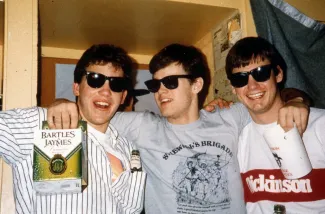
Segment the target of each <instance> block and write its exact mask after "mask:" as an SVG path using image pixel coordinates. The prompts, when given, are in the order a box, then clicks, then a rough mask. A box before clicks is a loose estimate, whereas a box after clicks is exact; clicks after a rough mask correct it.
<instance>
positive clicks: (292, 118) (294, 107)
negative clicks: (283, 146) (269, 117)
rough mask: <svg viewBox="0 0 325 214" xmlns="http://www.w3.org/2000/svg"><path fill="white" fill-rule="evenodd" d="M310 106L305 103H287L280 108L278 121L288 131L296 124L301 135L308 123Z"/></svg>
mask: <svg viewBox="0 0 325 214" xmlns="http://www.w3.org/2000/svg"><path fill="white" fill-rule="evenodd" d="M308 116H309V108H308V106H306V105H304V104H303V103H300V102H298V103H295V102H291V103H287V104H286V105H285V106H284V107H282V108H281V109H280V110H279V118H278V123H279V124H280V125H281V127H282V128H283V129H284V130H285V131H286V132H287V131H289V130H291V129H292V128H293V127H294V125H296V127H297V129H298V131H299V133H300V135H301V136H302V134H303V133H304V132H305V130H306V128H307V123H308Z"/></svg>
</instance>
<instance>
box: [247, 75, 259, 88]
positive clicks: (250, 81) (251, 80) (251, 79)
mask: <svg viewBox="0 0 325 214" xmlns="http://www.w3.org/2000/svg"><path fill="white" fill-rule="evenodd" d="M257 86H258V82H257V81H256V80H255V79H254V77H253V76H252V75H249V76H248V83H247V87H248V88H249V89H254V88H256V87H257Z"/></svg>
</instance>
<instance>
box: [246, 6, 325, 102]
mask: <svg viewBox="0 0 325 214" xmlns="http://www.w3.org/2000/svg"><path fill="white" fill-rule="evenodd" d="M250 3H251V7H252V12H253V17H254V21H255V25H256V31H257V34H258V35H259V36H260V37H263V38H265V39H267V40H268V41H269V42H271V43H272V44H273V45H274V46H275V47H276V48H277V49H278V51H279V52H280V54H281V55H282V57H283V58H284V60H285V61H286V63H287V67H288V68H287V73H286V82H285V87H293V88H298V89H301V90H303V91H305V92H306V93H307V94H308V95H309V96H310V97H311V99H312V100H313V103H314V106H315V107H318V108H325V25H324V24H322V23H320V22H317V21H315V20H313V19H311V18H309V17H307V16H306V15H304V14H302V13H301V12H299V11H298V10H297V9H295V8H294V7H292V6H290V5H289V4H288V3H286V2H284V1H282V0H250Z"/></svg>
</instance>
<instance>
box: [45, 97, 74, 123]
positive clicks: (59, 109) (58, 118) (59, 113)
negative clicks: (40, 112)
mask: <svg viewBox="0 0 325 214" xmlns="http://www.w3.org/2000/svg"><path fill="white" fill-rule="evenodd" d="M78 120H79V111H78V106H77V104H76V103H74V102H71V101H69V100H67V99H57V100H56V101H55V102H54V103H52V104H51V105H50V106H49V108H48V110H47V122H48V124H49V128H50V129H75V128H77V125H78Z"/></svg>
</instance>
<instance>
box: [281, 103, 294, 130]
mask: <svg viewBox="0 0 325 214" xmlns="http://www.w3.org/2000/svg"><path fill="white" fill-rule="evenodd" d="M278 123H279V124H280V126H281V127H282V128H283V130H284V131H285V132H287V131H289V130H290V129H292V128H293V127H294V121H293V113H292V110H289V109H288V108H281V109H280V111H279V118H278Z"/></svg>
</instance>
